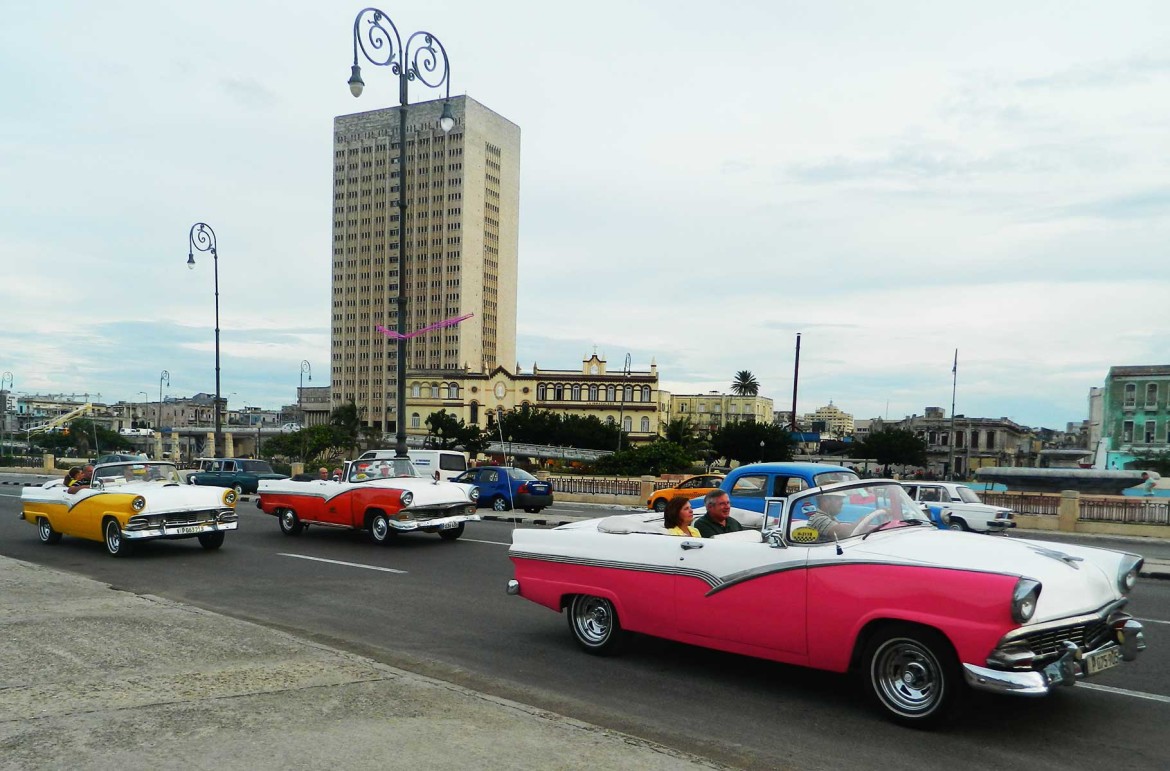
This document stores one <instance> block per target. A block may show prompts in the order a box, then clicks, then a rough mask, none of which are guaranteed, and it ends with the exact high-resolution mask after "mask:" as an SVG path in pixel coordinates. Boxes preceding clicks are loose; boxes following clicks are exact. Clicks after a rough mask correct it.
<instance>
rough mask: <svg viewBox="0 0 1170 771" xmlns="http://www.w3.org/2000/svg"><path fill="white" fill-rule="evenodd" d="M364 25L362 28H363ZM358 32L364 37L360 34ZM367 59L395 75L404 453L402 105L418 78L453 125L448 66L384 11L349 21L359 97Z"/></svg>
mask: <svg viewBox="0 0 1170 771" xmlns="http://www.w3.org/2000/svg"><path fill="white" fill-rule="evenodd" d="M363 21H364V22H365V24H366V25H367V28H366V29H364V30H363V27H362V23H363ZM363 32H364V33H365V34H364V35H363ZM359 50H360V51H361V54H362V56H363V57H365V59H366V61H368V62H369V63H371V64H373V65H375V66H377V67H389V68H390V71H391V72H392V73H394V74H395V75H397V76H398V103H399V105H400V107H399V109H398V300H397V306H398V319H397V323H396V325H395V329H396V330H397V332H398V337H397V356H398V361H397V367H396V373H397V374H396V378H397V383H396V386H397V387H396V389H395V409H396V410H397V413H398V414H397V415H396V416H395V419H394V426H395V443H394V454H395V455H396V456H397V457H399V458H405V457H407V455H406V337H405V335H406V244H407V238H406V107H407V104H408V101H409V100H408V99H407V86H408V85H409V83H410V81H412V80H417V81H419V82H420V83H422V84H423V85H425V86H427V87H428V88H441V87H442V86H443V85H444V84H446V86H447V93H446V96H445V99H446V101H445V102H444V103H443V114H442V116H440V118H439V128H441V129H442V130H443V131H444V132H448V131H450V130H451V129H452V128H454V127H455V116H454V114H453V113H452V111H451V78H450V64H449V63H448V61H447V50H446V49H445V48H444V47H443V44H442V43H440V42H439V39H438V38H437V37H435V36H434V35H432V34H431V33H430V32H421V31H420V32H415V33H414V34H412V35H411V36H410V37H409V38H407V40H406V45H405V46H403V45H402V37H401V36H400V35H399V34H398V28H397V27H396V26H394V22H392V21H391V20H390V17H389V16H387V15H386V14H385V13H384V12H383V11H380V10H378V9H377V8H365V9H363V10H362V11H361V12H360V13H358V15H357V17H356V18H355V19H354V20H353V67H352V68H351V69H350V76H349V91H350V93H351V94H353V95H354V96H355V97H357V96H361V94H362V89H363V88H364V87H365V85H366V84H365V83H364V82H363V81H362V70H361V67H359V66H358V51H359Z"/></svg>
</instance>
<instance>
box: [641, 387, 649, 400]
mask: <svg viewBox="0 0 1170 771" xmlns="http://www.w3.org/2000/svg"><path fill="white" fill-rule="evenodd" d="M642 401H644V402H648V401H650V386H642Z"/></svg>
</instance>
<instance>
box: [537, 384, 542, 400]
mask: <svg viewBox="0 0 1170 771" xmlns="http://www.w3.org/2000/svg"><path fill="white" fill-rule="evenodd" d="M536 399H537V401H544V383H540V384H538V385H537V386H536Z"/></svg>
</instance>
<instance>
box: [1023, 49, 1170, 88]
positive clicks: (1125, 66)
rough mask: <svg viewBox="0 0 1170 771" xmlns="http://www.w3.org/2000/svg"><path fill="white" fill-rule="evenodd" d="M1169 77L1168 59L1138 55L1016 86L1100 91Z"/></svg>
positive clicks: (1081, 65) (1070, 70) (1075, 67)
mask: <svg viewBox="0 0 1170 771" xmlns="http://www.w3.org/2000/svg"><path fill="white" fill-rule="evenodd" d="M1167 74H1170V59H1167V58H1162V57H1150V56H1138V57H1133V58H1130V59H1124V60H1120V61H1103V62H1090V63H1085V64H1079V65H1076V66H1073V67H1068V68H1065V69H1063V70H1058V71H1055V72H1051V73H1048V74H1047V75H1038V76H1034V77H1028V78H1020V79H1019V80H1017V81H1016V86H1018V87H1019V88H1022V89H1060V90H1064V89H1090V88H1095V89H1103V88H1117V87H1121V86H1129V85H1134V84H1146V83H1149V82H1151V81H1153V80H1154V79H1156V78H1158V77H1159V76H1162V75H1167Z"/></svg>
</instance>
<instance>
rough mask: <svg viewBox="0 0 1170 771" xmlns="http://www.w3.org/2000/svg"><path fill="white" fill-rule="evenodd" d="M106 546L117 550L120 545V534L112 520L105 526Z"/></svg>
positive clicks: (111, 549)
mask: <svg viewBox="0 0 1170 771" xmlns="http://www.w3.org/2000/svg"><path fill="white" fill-rule="evenodd" d="M106 546H107V547H108V548H109V550H110V551H118V549H119V548H121V546H122V535H121V533H119V532H118V526H117V525H115V524H114V523H112V522H111V523H110V525H109V526H108V527H107V528H106Z"/></svg>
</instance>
